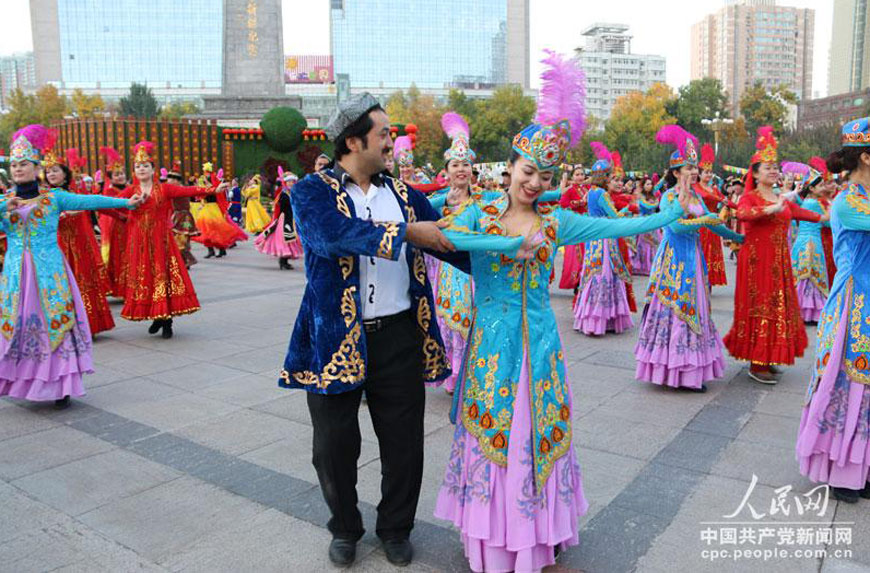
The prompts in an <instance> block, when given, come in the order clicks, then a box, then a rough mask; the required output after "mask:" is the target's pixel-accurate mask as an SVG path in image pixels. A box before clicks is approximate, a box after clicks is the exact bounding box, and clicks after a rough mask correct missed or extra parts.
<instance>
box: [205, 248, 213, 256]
mask: <svg viewBox="0 0 870 573" xmlns="http://www.w3.org/2000/svg"><path fill="white" fill-rule="evenodd" d="M213 256H214V249H213V248H211V247H209V248H208V254H207V255H206V256H205V258H206V259H210V258H212V257H213Z"/></svg>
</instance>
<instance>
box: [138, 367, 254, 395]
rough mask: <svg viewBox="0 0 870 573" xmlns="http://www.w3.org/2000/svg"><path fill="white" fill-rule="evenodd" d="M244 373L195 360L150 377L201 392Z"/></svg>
mask: <svg viewBox="0 0 870 573" xmlns="http://www.w3.org/2000/svg"><path fill="white" fill-rule="evenodd" d="M242 375H244V372H243V371H241V370H237V369H235V368H229V367H227V366H221V365H219V364H212V363H210V362H195V363H193V364H187V365H185V366H181V367H179V368H175V369H174V370H167V371H165V372H159V373H157V374H152V375H151V376H149V377H148V378H149V379H151V380H154V381H155V382H160V383H161V384H167V385H169V386H174V387H176V388H178V389H180V390H184V391H186V392H199V391H201V390H205V389H207V388H209V387H210V386H214V385H215V384H220V383H221V382H224V381H226V380H230V379H233V378H238V377H239V376H242Z"/></svg>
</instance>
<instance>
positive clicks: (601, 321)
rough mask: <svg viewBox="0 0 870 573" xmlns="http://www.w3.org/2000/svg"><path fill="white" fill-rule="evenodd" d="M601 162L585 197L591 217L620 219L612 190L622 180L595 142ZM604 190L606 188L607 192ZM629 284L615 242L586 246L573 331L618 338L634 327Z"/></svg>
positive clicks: (599, 241) (594, 165) (609, 159)
mask: <svg viewBox="0 0 870 573" xmlns="http://www.w3.org/2000/svg"><path fill="white" fill-rule="evenodd" d="M591 145H592V149H593V150H594V151H595V155H596V157H598V160H597V161H596V162H595V163H594V164H593V165H592V184H593V187H592V189H590V190H589V193H588V194H587V196H586V200H587V208H588V212H589V215H591V216H592V217H606V218H614V219H615V218H617V217H619V216H620V215H619V213H618V212H617V209H616V207H615V206H614V204H613V200H612V199H611V197H610V194H609V190H611V188H612V189H614V190H615V189H616V188H617V187H618V186H619V184H620V183H621V180H622V179H621V176H620V175H617V174H614V173H612V171H613V166H614V161H613V158H612V156H611V153H610V151H609V150H608V149H607V147H605V146H604V144H603V143H600V142H597V141H593V142H592V143H591ZM602 186H604V187H607V190H605V189H603V188H602ZM626 283H631V273H630V272H629V270H628V267H626V265H625V259H623V258H622V254H621V253H620V251H619V243H618V241H616V240H615V239H598V240H595V241H590V242H589V243H587V244H586V246H585V250H584V256H583V270H582V272H581V276H580V288H579V291H580V292H579V294H578V296H577V300H576V301H575V302H574V329H575V330H579V331H580V332H582V333H583V334H586V335H592V336H601V335H603V334H605V333H606V332H608V331H613V332H615V333H617V334H619V333H620V332H624V331H626V330H628V329H629V328H631V327H632V326H634V323H633V322H632V320H631V308H630V307H629V304H628V293H627V292H626Z"/></svg>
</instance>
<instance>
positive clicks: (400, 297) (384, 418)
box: [279, 94, 468, 565]
mask: <svg viewBox="0 0 870 573" xmlns="http://www.w3.org/2000/svg"><path fill="white" fill-rule="evenodd" d="M326 132H327V135H328V136H329V137H330V138H331V139H332V140H333V141H334V142H335V161H334V163H333V164H332V165H331V166H329V167H327V168H325V169H323V170H321V171H319V172H316V173H313V174H311V175H308V176H307V177H305V179H303V180H302V181H300V182H299V183H297V184H296V185H295V186H294V187H293V189H292V191H291V193H290V197H291V203H292V207H293V214H294V216H295V219H296V226H297V229H298V231H299V236H300V238H301V240H302V245H303V247H304V250H305V274H306V277H307V279H308V284H307V285H306V288H305V294H304V296H303V298H302V306H301V308H300V310H299V315H298V316H297V318H296V326H295V328H294V329H293V336H292V338H291V340H290V348H289V350H288V352H287V357H286V359H285V361H284V370H283V371H282V373H281V380H280V382H279V383H280V385H281V386H283V387H286V388H302V389H304V390H306V391H307V392H308V396H307V399H308V410H309V412H310V414H311V423H312V426H313V427H314V444H313V450H314V455H313V461H314V467H315V469H316V470H317V477H318V480H319V481H320V487H321V490H322V491H323V496H324V498H325V499H326V503H327V504H328V505H329V509H330V512H331V514H332V517H331V519H330V520H329V524H328V527H329V531H330V532H331V533H332V536H333V540H332V543H331V544H330V547H329V557H330V559H331V560H332V561H333V563H335V564H337V565H349V564H351V563H352V562H353V560H354V558H355V556H356V543H357V541H358V540H359V539H360V538H361V537H362V535H363V532H364V529H363V524H362V516H361V515H360V512H359V510H358V509H357V493H356V482H357V463H358V459H359V454H360V429H359V420H358V411H359V405H360V400H361V398H362V394H363V391H365V393H366V398H367V403H368V408H369V411H370V413H371V418H372V424H373V425H374V430H375V433H376V434H377V437H378V444H379V446H380V454H381V467H382V471H381V473H382V476H383V478H382V483H381V492H382V499H381V502H380V503H379V504H378V519H377V526H376V532H377V535H378V537H379V538H380V539H381V541H382V542H383V546H384V551H385V552H386V555H387V558H388V559H389V560H390V561H391V562H392V563H394V564H396V565H405V564H407V563H409V562H410V561H411V558H412V555H413V549H412V546H411V543H410V541H409V539H408V537H409V535H410V532H411V528H412V527H413V525H414V514H415V513H416V510H417V500H418V498H419V495H420V485H421V482H422V477H423V410H424V404H425V392H424V383H425V382H436V381H438V380H442V379H444V378H445V377H447V376H448V375H449V374H450V366H449V362H448V360H447V358H446V357H445V352H444V345H443V343H442V340H441V334H440V333H439V331H438V325H437V323H436V321H435V308H434V303H433V300H432V288H431V285H430V284H429V279H428V277H427V275H426V265H425V263H424V261H423V249H426V250H427V252H430V253H433V254H436V256H439V257H440V258H443V259H444V260H446V261H447V262H451V263H453V264H456V265H457V266H459V267H460V268H463V269H464V270H466V271H467V270H468V257H467V254H458V253H453V252H452V251H453V245H452V244H451V243H450V242H449V241H448V240H447V239H446V238H445V237H444V235H443V234H442V233H441V231H440V229H439V226H438V225H437V224H436V223H435V222H434V221H437V220H438V218H439V215H438V213H437V212H436V211H435V210H434V209H433V208H432V206H431V205H430V204H429V201H428V200H427V199H426V197H425V196H424V195H423V194H422V193H420V192H418V191H416V190H414V189H412V188H409V187H407V186H406V185H405V184H404V183H402V182H401V181H398V180H396V179H394V178H392V177H391V176H389V174H387V173H385V172H384V160H385V158H386V157H388V156H389V155H390V154H391V150H392V146H393V144H392V139H391V138H390V123H389V118H388V117H387V114H386V113H385V112H384V111H383V109H381V106H380V105H378V102H377V100H375V99H374V97H372V96H371V95H369V94H360V95H357V96H354V97H352V98H350V99H348V100H347V101H345V102H343V103H342V104H340V105H339V109H338V110H337V111H336V113H335V114H334V115H333V117H332V119H331V120H330V122H329V125H328V126H327V129H326Z"/></svg>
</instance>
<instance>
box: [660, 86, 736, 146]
mask: <svg viewBox="0 0 870 573" xmlns="http://www.w3.org/2000/svg"><path fill="white" fill-rule="evenodd" d="M727 103H728V94H727V93H725V91H724V90H723V89H722V82H720V81H719V80H718V79H715V78H704V79H701V80H692V81H691V82H690V83H689V85H686V86H683V87H681V88H680V89H679V92H678V93H677V97H676V98H675V99H673V100H671V101H670V102H668V103H667V104H666V105H665V108H666V109H667V111H668V114H669V115H671V116H673V117H674V118H676V120H677V123H678V124H679V125H681V126H682V127H683V128H685V129H686V130H688V131H689V132H690V133H693V134H695V135H696V136H697V137H698V138H699V139H701V140H705V141H706V140H710V139H712V137H713V134H712V133H710V131H709V130H708V129H707V127H706V126H705V125H704V124H703V123H702V120H703V119H712V118H715V117H723V118H725V117H728V115H729V114H728V108H727Z"/></svg>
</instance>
